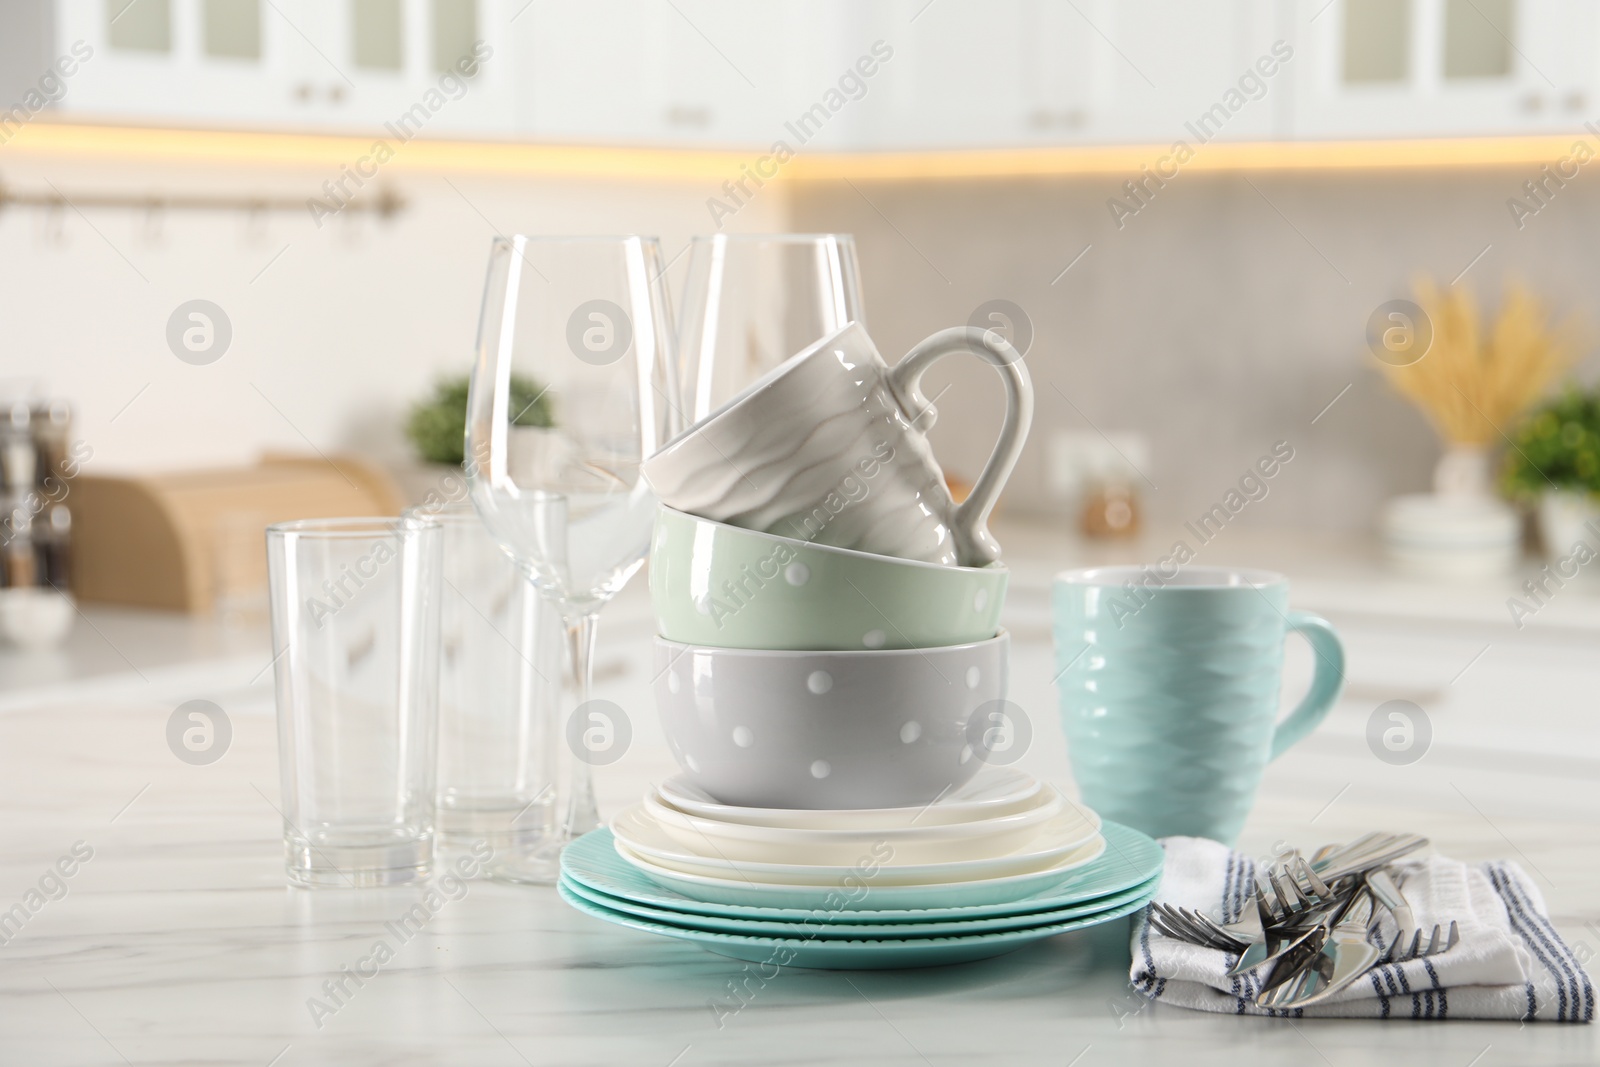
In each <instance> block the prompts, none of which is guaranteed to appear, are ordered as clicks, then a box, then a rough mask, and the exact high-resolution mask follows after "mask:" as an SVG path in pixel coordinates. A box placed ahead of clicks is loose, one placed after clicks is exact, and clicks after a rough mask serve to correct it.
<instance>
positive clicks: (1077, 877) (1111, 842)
mask: <svg viewBox="0 0 1600 1067" xmlns="http://www.w3.org/2000/svg"><path fill="white" fill-rule="evenodd" d="M1100 832H1101V834H1102V835H1103V836H1104V837H1105V839H1106V850H1105V852H1103V853H1101V855H1100V858H1099V859H1097V860H1095V861H1094V862H1093V863H1090V864H1087V865H1086V866H1083V867H1080V868H1079V869H1077V870H1075V871H1073V872H1071V873H1070V874H1068V875H1067V876H1066V877H1065V878H1063V879H1062V880H1061V881H1059V882H1056V883H1054V884H1052V885H1050V886H1047V887H1044V888H1042V889H1040V890H1038V891H1036V892H1035V893H1034V894H1033V895H1032V896H1027V897H1023V898H1021V899H1020V900H1007V901H994V900H991V899H985V896H984V893H983V885H982V883H974V884H968V885H965V886H959V887H954V886H953V887H948V889H947V890H946V891H945V892H942V893H941V892H937V891H938V890H940V889H946V887H923V886H916V887H911V888H913V889H916V890H918V891H919V892H920V893H921V895H920V896H919V897H917V898H916V900H917V902H916V904H915V905H913V906H910V907H897V906H894V904H893V903H892V901H893V900H895V899H896V898H895V895H894V894H895V890H896V888H897V887H893V886H884V887H873V886H872V884H871V878H870V876H864V877H863V879H862V883H861V888H857V889H855V890H854V891H847V890H845V889H843V888H838V889H830V888H828V887H826V886H817V887H787V886H765V885H758V884H749V885H743V886H735V885H732V884H730V886H729V892H730V893H731V894H734V895H737V896H738V897H739V898H740V900H739V903H714V902H711V901H704V900H697V899H695V898H694V897H691V896H687V895H685V894H683V893H679V892H676V891H674V890H672V889H669V888H667V887H665V886H662V885H658V884H657V883H655V882H653V881H651V880H650V879H649V878H646V877H645V876H644V874H643V873H642V872H641V871H640V870H639V869H638V868H636V867H634V866H633V865H632V864H630V863H629V862H628V861H627V860H624V859H623V858H622V857H621V856H619V855H617V852H616V849H615V848H613V847H612V839H611V831H610V830H595V831H592V832H590V833H587V834H585V835H583V836H582V837H580V838H579V839H578V840H576V841H574V842H573V843H572V844H570V845H568V846H567V847H566V848H565V849H563V850H562V852H561V873H562V874H563V875H564V876H565V877H566V879H567V880H568V881H570V882H576V883H577V884H578V885H580V886H583V887H585V888H588V889H593V890H598V891H599V892H601V893H604V894H606V895H607V896H611V897H618V898H621V899H623V900H628V901H632V902H633V903H635V904H643V905H648V906H650V907H655V908H663V909H665V910H667V911H675V912H686V913H690V914H693V915H696V916H701V917H703V916H706V915H719V916H724V917H726V918H730V919H749V920H755V921H769V922H771V921H776V922H802V921H804V920H807V919H810V920H812V921H820V922H849V923H864V922H883V923H895V922H927V921H928V920H930V919H941V920H953V919H981V918H988V917H990V916H999V915H1024V914H1029V913H1033V912H1044V911H1052V910H1056V909H1060V908H1065V907H1072V906H1076V905H1080V904H1088V903H1089V902H1091V901H1094V900H1098V899H1100V898H1102V897H1106V896H1110V895H1113V894H1117V893H1121V892H1123V891H1125V890H1128V889H1132V888H1134V887H1135V886H1139V885H1142V884H1144V883H1145V882H1148V881H1150V879H1152V878H1154V877H1155V876H1156V875H1158V874H1160V872H1161V861H1162V857H1163V853H1162V851H1161V846H1160V845H1158V844H1156V843H1155V842H1154V841H1152V840H1151V839H1150V838H1149V837H1147V836H1145V835H1144V834H1142V833H1140V832H1139V831H1137V830H1133V829H1130V828H1128V827H1126V826H1123V825H1121V824H1120V823H1114V822H1111V821H1110V820H1109V819H1108V820H1106V821H1105V824H1104V825H1103V826H1102V827H1101V828H1100ZM863 888H864V889H865V891H866V892H867V893H868V894H869V895H870V899H871V900H873V901H884V902H885V903H887V904H888V905H889V906H888V907H881V908H876V909H870V910H869V909H863V908H856V907H853V906H850V905H853V904H859V903H863V902H864V901H863V899H861V897H860V894H861V893H862V892H863ZM928 890H933V891H934V892H933V893H932V894H931V895H930V893H929V892H927V891H928ZM847 895H848V896H854V897H856V898H857V899H855V900H853V901H848V902H847V903H845V904H841V900H843V898H845V897H846V896H847ZM929 900H933V901H935V902H936V903H935V906H930V905H929V904H928V903H927V901H929ZM844 908H847V909H848V910H842V909H844Z"/></svg>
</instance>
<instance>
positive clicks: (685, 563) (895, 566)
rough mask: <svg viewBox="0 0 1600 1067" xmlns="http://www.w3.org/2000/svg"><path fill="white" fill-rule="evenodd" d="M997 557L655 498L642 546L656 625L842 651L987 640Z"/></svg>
mask: <svg viewBox="0 0 1600 1067" xmlns="http://www.w3.org/2000/svg"><path fill="white" fill-rule="evenodd" d="M1008 578H1009V573H1008V572H1007V570H1006V568H1005V566H1004V565H1003V564H1000V563H992V564H990V565H989V566H987V567H946V566H940V565H939V564H934V563H923V562H921V561H919V560H911V559H900V558H899V557H896V556H879V555H874V554H873V553H870V552H857V551H855V550H853V549H848V548H835V547H833V546H832V545H819V544H813V543H811V542H807V541H800V540H796V539H795V538H791V537H779V536H777V535H775V534H769V533H761V532H759V531H756V530H745V529H741V528H740V527H737V526H729V525H727V524H726V523H721V522H713V521H712V520H710V519H702V518H699V517H697V516H694V515H688V514H685V513H684V512H681V511H674V510H673V509H671V508H667V507H663V508H661V510H660V511H659V513H658V514H657V516H656V527H655V535H654V537H653V539H652V541H651V547H650V599H651V602H652V604H653V605H654V607H655V615H656V625H657V629H658V631H659V632H660V634H661V636H662V637H665V638H666V639H667V640H669V641H681V642H683V643H684V644H692V645H709V646H715V647H719V648H761V649H787V650H794V651H848V650H851V649H880V648H937V647H940V646H943V645H961V644H969V643H971V642H974V641H987V640H988V639H989V638H991V637H994V636H995V634H996V633H998V632H999V629H1000V608H1001V606H1002V604H1003V603H1004V602H1005V596H1006V581H1007V579H1008Z"/></svg>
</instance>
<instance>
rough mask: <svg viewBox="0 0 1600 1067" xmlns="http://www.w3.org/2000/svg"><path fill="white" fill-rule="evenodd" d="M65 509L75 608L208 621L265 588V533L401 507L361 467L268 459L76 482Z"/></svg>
mask: <svg viewBox="0 0 1600 1067" xmlns="http://www.w3.org/2000/svg"><path fill="white" fill-rule="evenodd" d="M66 504H67V507H68V508H69V509H70V510H71V512H72V571H71V573H72V590H73V593H74V594H75V595H76V596H77V597H78V599H79V600H81V601H93V602H99V603H110V604H128V605H136V606H138V607H146V608H167V609H171V610H173V611H186V612H191V613H196V614H209V613H211V612H212V611H213V610H214V608H215V606H216V604H217V602H218V596H219V594H221V593H225V592H234V593H237V592H239V591H249V590H257V591H259V590H264V589H265V588H266V584H267V549H266V527H267V526H268V525H270V524H271V523H275V522H286V521H288V520H290V519H317V518H334V517H338V516H345V515H348V516H359V515H395V514H398V513H399V510H400V508H401V498H400V495H399V493H398V492H397V491H396V489H395V487H394V484H393V482H391V480H390V479H389V477H388V475H386V474H385V473H384V472H383V471H382V470H380V469H378V468H377V467H374V466H372V465H371V464H369V463H364V462H362V461H360V460H356V459H351V458H349V457H344V456H336V457H332V458H329V459H324V458H322V457H320V456H310V457H302V456H287V455H268V456H265V457H263V459H262V460H261V462H260V463H258V464H257V465H255V466H253V467H232V468H218V469H213V470H197V471H179V472H170V473H160V474H150V475H131V476H122V477H95V476H91V475H87V474H84V475H80V476H78V477H77V478H74V479H73V480H72V482H71V490H70V492H69V494H68V496H67V498H66Z"/></svg>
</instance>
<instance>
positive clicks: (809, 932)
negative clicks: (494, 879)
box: [561, 878, 1160, 941]
mask: <svg viewBox="0 0 1600 1067" xmlns="http://www.w3.org/2000/svg"><path fill="white" fill-rule="evenodd" d="M1159 880H1160V879H1159V878H1152V879H1150V880H1149V881H1147V882H1141V883H1139V884H1138V885H1136V886H1134V887H1133V888H1132V889H1126V890H1123V891H1122V892H1121V893H1113V894H1111V895H1110V896H1105V897H1100V898H1098V899H1096V900H1092V901H1089V902H1088V903H1085V904H1074V905H1070V906H1068V907H1064V908H1056V909H1052V910H1050V911H1035V912H1028V913H1026V914H1023V915H994V916H990V917H989V918H986V919H929V920H927V921H924V922H893V923H862V922H854V921H846V920H843V919H841V920H838V921H826V920H825V918H824V917H820V916H813V915H811V914H809V913H808V914H807V916H806V920H809V921H801V922H793V921H790V922H785V921H782V920H778V921H770V920H759V919H729V918H726V917H725V916H721V915H695V914H692V913H689V912H682V911H668V910H667V909H666V908H652V907H650V906H649V905H648V904H639V903H636V902H634V901H632V900H625V899H623V898H621V897H614V896H611V895H610V894H609V893H602V892H600V891H599V890H598V889H590V888H589V887H588V886H585V885H580V884H579V883H577V882H573V881H570V880H568V879H565V878H564V879H562V880H561V885H562V887H563V888H565V889H566V890H567V891H568V892H569V893H571V894H572V895H574V896H578V897H582V898H583V899H584V900H587V901H588V902H589V903H591V904H595V905H598V906H599V907H602V908H609V909H610V910H612V911H620V912H622V913H623V914H624V915H631V916H633V917H634V918H636V919H646V920H648V921H650V922H658V923H663V924H665V925H668V926H682V927H685V928H687V929H691V930H709V931H715V932H717V933H723V934H745V935H747V936H751V937H780V938H805V939H814V940H821V941H834V940H841V939H842V940H861V939H862V938H880V937H887V938H892V939H907V938H915V937H954V936H961V935H966V934H978V933H990V932H994V931H1000V930H1020V929H1023V928H1024V927H1029V926H1049V925H1050V924H1052V923H1059V922H1066V921H1067V920H1069V919H1081V918H1084V917H1086V916H1089V915H1094V914H1096V913H1098V912H1102V911H1110V910H1111V909H1112V908H1116V907H1120V906H1121V905H1123V904H1126V903H1128V902H1129V901H1133V900H1138V899H1141V898H1143V899H1146V900H1148V899H1149V898H1150V896H1151V894H1153V893H1154V892H1155V891H1156V883H1157V882H1158V881H1159ZM850 914H851V915H852V916H853V915H855V914H857V913H854V912H852V913H850Z"/></svg>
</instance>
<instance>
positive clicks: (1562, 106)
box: [1292, 0, 1600, 139]
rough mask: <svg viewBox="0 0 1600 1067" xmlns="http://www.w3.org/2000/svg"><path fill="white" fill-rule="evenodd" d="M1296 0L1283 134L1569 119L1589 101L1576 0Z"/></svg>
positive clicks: (1593, 36)
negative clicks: (1289, 114)
mask: <svg viewBox="0 0 1600 1067" xmlns="http://www.w3.org/2000/svg"><path fill="white" fill-rule="evenodd" d="M1324 3H1326V0H1299V2H1297V4H1296V7H1295V11H1296V16H1295V27H1294V32H1295V37H1296V39H1297V40H1300V41H1301V42H1302V43H1303V47H1302V49H1301V61H1299V62H1297V64H1296V67H1295V76H1296V84H1295V103H1294V120H1293V130H1292V132H1293V135H1294V136H1295V137H1296V138H1301V139H1316V138H1375V137H1376V138H1381V137H1402V136H1422V137H1443V136H1475V135H1493V134H1516V133H1548V132H1558V131H1562V130H1574V131H1576V130H1578V129H1579V128H1580V127H1581V125H1582V123H1583V121H1584V120H1585V119H1586V118H1587V117H1588V115H1589V111H1590V108H1591V105H1592V103H1593V102H1594V101H1595V100H1596V98H1597V94H1596V76H1597V74H1600V11H1597V9H1596V6H1595V5H1594V4H1593V3H1589V2H1586V0H1333V2H1332V4H1331V5H1329V6H1327V7H1326V8H1325V9H1324V8H1323V4H1324Z"/></svg>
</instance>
